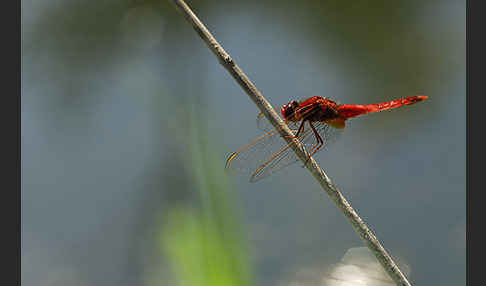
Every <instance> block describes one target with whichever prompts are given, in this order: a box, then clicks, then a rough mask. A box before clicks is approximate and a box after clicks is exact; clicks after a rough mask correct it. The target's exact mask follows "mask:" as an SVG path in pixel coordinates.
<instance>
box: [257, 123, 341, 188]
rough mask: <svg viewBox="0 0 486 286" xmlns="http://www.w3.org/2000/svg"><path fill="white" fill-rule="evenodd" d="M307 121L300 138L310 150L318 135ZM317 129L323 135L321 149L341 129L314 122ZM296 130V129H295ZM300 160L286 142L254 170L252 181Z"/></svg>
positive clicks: (326, 145)
mask: <svg viewBox="0 0 486 286" xmlns="http://www.w3.org/2000/svg"><path fill="white" fill-rule="evenodd" d="M307 124H308V123H306V125H305V127H304V131H302V132H301V134H300V135H299V137H298V139H299V141H300V143H301V144H302V145H304V147H305V148H306V150H307V151H309V150H310V149H311V148H312V147H314V146H315V145H316V143H317V140H316V137H315V135H314V133H313V131H312V129H311V128H310V126H308V125H307ZM313 124H314V127H315V129H316V131H317V132H318V133H319V135H320V136H321V138H322V140H323V141H324V142H323V147H324V148H320V149H319V151H320V150H322V149H325V148H326V147H328V145H330V143H332V142H333V141H334V140H333V139H334V138H335V137H336V135H338V134H339V133H340V132H341V130H340V129H336V128H334V127H332V126H330V125H328V124H326V123H324V122H315V123H313ZM293 131H294V132H295V130H293ZM297 161H299V157H298V156H297V154H295V152H294V151H293V150H292V148H291V147H290V144H286V145H285V147H284V148H282V149H281V150H279V151H278V152H277V153H275V154H273V155H271V156H270V157H269V158H268V159H267V160H265V161H264V162H263V163H262V164H261V165H260V166H258V168H257V169H256V170H255V172H253V174H252V175H251V178H250V182H256V181H258V180H261V179H263V178H265V177H268V176H270V175H271V174H273V173H275V172H277V171H279V170H281V169H283V168H284V167H287V166H289V165H291V164H293V163H295V162H297Z"/></svg>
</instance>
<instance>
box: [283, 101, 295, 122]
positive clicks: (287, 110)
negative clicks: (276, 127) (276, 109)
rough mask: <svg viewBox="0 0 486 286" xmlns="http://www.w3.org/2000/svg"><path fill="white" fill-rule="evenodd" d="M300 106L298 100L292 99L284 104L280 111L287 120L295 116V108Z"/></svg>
mask: <svg viewBox="0 0 486 286" xmlns="http://www.w3.org/2000/svg"><path fill="white" fill-rule="evenodd" d="M298 106H299V103H297V101H291V102H289V103H287V104H285V105H284V106H282V109H281V110H280V112H281V113H282V116H283V117H284V118H285V119H287V120H292V118H293V117H294V113H295V109H296V108H297V107H298Z"/></svg>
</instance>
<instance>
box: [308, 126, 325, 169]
mask: <svg viewBox="0 0 486 286" xmlns="http://www.w3.org/2000/svg"><path fill="white" fill-rule="evenodd" d="M309 125H310V127H311V128H312V132H313V133H314V136H315V137H316V144H315V145H314V146H312V148H311V149H310V151H309V153H310V154H309V157H308V158H307V160H306V161H305V163H304V165H305V164H307V162H309V160H310V158H311V157H312V155H314V154H315V153H316V152H317V151H318V150H319V149H320V148H321V147H322V145H323V144H324V141H323V140H322V138H321V136H320V135H319V133H318V132H317V130H316V128H315V127H314V125H313V124H312V122H310V121H309Z"/></svg>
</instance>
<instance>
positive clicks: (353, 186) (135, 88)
mask: <svg viewBox="0 0 486 286" xmlns="http://www.w3.org/2000/svg"><path fill="white" fill-rule="evenodd" d="M188 4H189V5H190V6H191V7H192V8H193V9H194V11H195V12H196V13H197V14H198V16H199V17H200V19H201V20H202V21H203V22H204V23H205V24H206V25H207V27H208V28H209V30H210V31H211V32H212V33H213V35H214V36H215V37H216V39H217V40H218V41H219V42H220V43H221V44H222V45H223V47H224V48H225V50H226V51H227V52H228V53H229V54H230V55H231V56H232V57H233V59H234V60H235V62H236V63H237V64H238V65H240V67H241V68H242V69H243V70H244V71H245V72H246V73H247V74H248V76H249V77H250V79H251V80H252V81H253V82H254V83H255V84H256V86H257V87H258V88H259V89H260V91H262V93H263V94H264V95H265V96H266V97H267V99H268V100H269V101H270V102H271V103H272V105H273V106H275V107H277V106H280V105H282V104H285V103H287V102H288V101H289V100H292V99H303V98H306V97H310V96H314V95H320V96H327V97H331V98H332V99H335V100H337V101H339V102H341V103H350V104H351V103H354V104H366V103H376V102H382V101H387V100H391V99H396V98H400V97H406V96H413V95H416V94H425V95H427V96H429V100H428V101H426V102H423V103H420V104H417V105H413V106H410V107H406V108H403V109H398V110H394V111H389V112H382V113H378V114H373V115H368V116H363V117H362V118H359V119H353V120H350V121H349V122H348V125H347V127H346V129H345V131H344V133H343V134H342V135H341V136H340V138H339V139H338V140H337V141H336V143H334V145H332V146H331V147H330V148H329V150H327V151H326V152H321V154H319V155H317V156H316V159H317V161H318V163H320V165H321V166H322V167H323V168H324V170H325V171H326V172H327V174H328V175H329V176H330V177H331V179H332V180H333V182H334V183H335V184H336V185H337V186H338V187H339V188H340V189H341V191H342V192H343V194H344V196H345V197H346V198H348V200H349V201H350V203H351V204H352V206H353V207H355V209H356V210H357V212H358V213H359V214H360V215H361V216H362V218H363V219H364V220H365V221H366V222H367V223H368V224H369V226H370V227H371V228H372V230H373V231H374V232H375V234H376V235H377V237H378V239H380V240H381V241H382V242H383V244H384V247H385V248H386V249H387V250H388V251H389V252H390V254H391V255H392V256H393V257H395V258H397V259H398V260H400V261H401V262H403V264H404V265H407V269H408V270H407V271H408V272H407V273H409V274H408V277H409V279H410V281H411V282H412V284H413V285H443V286H446V285H451V286H452V285H454V286H456V285H465V271H466V259H465V258H466V254H465V253H466V251H465V250H466V212H465V210H466V200H465V198H466V196H465V194H466V180H465V177H466V167H465V164H466V157H465V155H466V144H465V143H466V139H465V138H466V137H465V135H466V119H465V113H466V108H465V102H466V64H465V58H466V50H465V47H466V26H465V20H466V12H465V1H418V0H412V1H312V0H311V1H288V0H281V1H215V0H208V1H188ZM21 7H22V8H21V9H22V10H21V19H22V23H21V24H22V26H21V41H22V42H21V57H22V59H21V64H22V68H21V92H22V103H21V120H22V130H21V152H22V159H21V164H22V169H21V176H22V181H21V186H22V193H21V208H22V210H21V223H22V226H21V252H22V264H21V266H22V271H21V274H22V284H23V285H37V286H44V285H80V286H81V285H82V286H84V285H104V286H110V285H117V286H118V285H150V286H152V285H338V284H332V283H333V282H332V283H331V282H329V281H328V280H326V279H327V278H325V277H329V273H330V272H332V271H333V270H332V269H334V268H333V267H334V266H333V265H336V263H340V261H342V259H343V260H344V258H343V256H344V255H345V253H347V252H348V250H350V249H354V248H357V247H361V246H363V244H362V241H361V239H360V238H359V237H358V235H357V234H356V233H355V232H354V230H353V229H352V227H351V226H350V224H349V223H348V221H347V220H346V219H345V218H344V216H343V215H342V214H341V213H340V212H339V210H338V209H337V208H336V206H335V205H334V204H333V203H332V201H331V200H330V199H329V198H328V196H327V195H326V194H325V193H323V192H322V190H320V188H319V186H318V184H317V183H316V182H315V180H314V179H313V178H312V177H311V175H310V174H309V173H308V172H307V171H306V170H305V169H302V168H300V165H299V164H294V165H293V166H291V167H288V168H286V169H284V170H282V171H280V172H278V173H276V174H274V175H272V176H271V177H269V178H266V179H264V180H262V181H260V182H257V183H255V184H250V183H249V182H248V179H249V178H248V177H246V176H232V177H227V176H226V175H225V174H224V172H223V167H224V160H225V159H226V156H228V155H229V154H230V153H231V152H233V151H234V150H236V149H237V148H238V147H240V146H241V145H243V144H245V143H246V142H248V141H250V140H251V139H253V138H254V137H256V136H258V135H260V134H259V131H258V129H257V128H256V125H255V117H256V115H257V113H258V110H257V109H256V107H255V105H254V104H253V103H252V102H251V101H250V100H249V98H248V97H247V96H246V94H244V92H243V91H242V89H241V88H240V87H239V86H238V84H237V83H236V82H235V81H234V80H233V79H232V78H231V77H230V75H229V74H228V73H227V72H226V70H224V69H223V67H222V66H221V65H219V63H218V61H217V60H216V59H215V57H214V56H213V54H212V53H211V52H210V51H209V50H208V48H207V47H206V46H205V45H204V43H203V42H202V41H201V40H200V39H199V37H198V36H197V34H196V33H195V32H194V31H193V29H192V28H191V27H190V26H189V25H188V24H187V23H186V21H185V20H184V19H183V17H182V16H181V15H180V14H179V13H178V12H177V11H176V10H175V8H174V6H173V5H172V4H171V3H170V2H169V1H148V0H147V1H144V0H140V1H128V0H122V1H113V0H104V1H81V0H64V1H58V0H45V1H29V0H22V1H21ZM302 273H304V274H302ZM345 277H351V276H349V275H348V276H346V275H345ZM353 277H354V276H353ZM356 281H358V282H356ZM356 281H354V282H352V281H351V282H349V281H348V282H347V283H350V284H346V285H365V284H363V283H364V282H363V283H362V284H359V283H361V282H362V280H359V279H358V280H356ZM359 281H361V282H359ZM343 283H344V282H343ZM351 283H358V284H351ZM366 285H368V284H366Z"/></svg>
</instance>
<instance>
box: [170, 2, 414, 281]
mask: <svg viewBox="0 0 486 286" xmlns="http://www.w3.org/2000/svg"><path fill="white" fill-rule="evenodd" d="M173 2H174V4H175V5H176V7H177V8H178V9H179V11H180V12H181V13H182V14H183V15H184V17H185V18H186V20H187V21H188V22H189V23H190V24H191V25H192V27H193V28H194V30H196V32H197V33H198V34H199V36H200V37H201V38H202V40H203V41H204V42H205V43H206V45H207V46H208V47H209V49H210V50H211V51H212V52H213V53H214V55H215V56H216V57H217V58H218V60H219V62H220V63H221V65H223V67H225V68H226V70H228V72H229V73H230V74H231V75H232V76H233V77H234V79H235V80H236V81H237V82H238V83H239V84H240V86H241V87H242V88H243V90H244V91H245V92H246V93H247V94H248V96H249V97H250V98H251V100H253V102H254V103H255V104H256V105H257V107H258V108H259V109H260V110H261V111H262V112H263V114H264V115H265V117H266V118H267V119H268V120H269V121H270V123H271V124H272V125H273V126H274V127H275V128H276V130H277V131H278V132H279V133H280V135H281V136H282V137H283V138H284V139H285V140H286V141H287V142H288V143H293V144H290V146H291V148H292V149H293V150H294V152H295V153H296V154H297V156H298V157H299V159H300V160H301V161H302V162H304V164H305V166H306V168H307V169H308V170H309V171H310V172H311V174H312V175H313V176H314V178H315V179H316V180H317V181H318V182H319V184H320V185H321V187H322V188H323V189H324V191H326V193H327V194H328V195H329V196H330V197H331V199H332V200H333V201H334V203H335V204H336V205H337V206H338V207H339V208H340V209H341V211H342V212H343V213H344V215H345V216H346V218H348V220H349V221H350V222H351V224H352V225H353V227H354V229H355V230H356V231H357V232H358V234H359V235H360V236H361V238H362V239H363V240H364V241H365V243H366V245H367V246H368V248H369V249H370V250H371V251H372V252H373V253H374V254H375V256H376V258H377V259H378V261H379V262H380V263H381V265H382V266H383V268H384V269H385V271H386V272H387V273H388V275H390V277H391V278H392V279H393V280H394V281H395V282H396V283H397V285H410V283H409V282H408V280H407V278H406V277H405V276H404V275H403V273H402V272H401V271H400V269H399V268H398V266H397V265H396V264H395V262H394V261H393V259H392V258H391V257H390V255H388V253H387V252H386V250H385V249H384V248H383V246H381V244H380V242H379V241H378V240H377V239H376V237H375V235H374V234H373V232H371V230H370V229H369V228H368V227H367V226H366V224H365V223H364V222H363V220H362V219H361V218H360V217H359V216H358V214H357V213H356V211H355V210H354V209H353V208H352V207H351V205H350V204H349V203H348V202H347V201H346V199H345V198H344V197H343V195H342V194H341V192H340V191H339V190H338V189H337V188H336V186H335V185H334V184H333V183H332V182H331V180H330V179H329V177H327V175H326V174H325V173H324V171H323V170H322V169H321V168H320V167H319V165H317V163H316V161H315V160H314V159H313V158H312V157H311V158H310V160H308V158H309V155H308V153H307V151H306V149H305V148H304V147H303V146H302V144H301V143H300V142H299V141H298V140H297V139H296V138H294V134H293V133H292V131H291V130H290V129H289V128H288V126H287V125H286V124H285V123H284V122H283V121H282V119H281V118H280V116H278V115H277V113H276V112H275V111H274V109H273V108H272V106H271V105H270V103H269V102H268V101H267V100H266V99H265V98H264V97H263V95H262V94H261V93H260V91H258V89H257V88H256V87H255V85H254V84H253V83H252V82H251V81H250V80H249V79H248V77H247V76H246V75H245V74H244V73H243V71H242V70H241V69H240V68H239V67H238V65H236V63H235V62H234V61H233V59H232V58H231V57H230V56H229V55H228V53H226V51H225V50H224V49H223V47H222V46H221V45H220V44H219V43H218V42H217V41H216V39H215V38H214V37H213V36H212V35H211V33H210V32H209V31H208V29H207V28H206V27H205V26H204V24H203V23H202V22H201V21H200V20H199V19H198V18H197V16H196V15H195V14H194V12H192V11H191V9H190V8H189V6H187V4H186V3H185V2H184V1H183V0H173ZM306 162H307V163H306Z"/></svg>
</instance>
